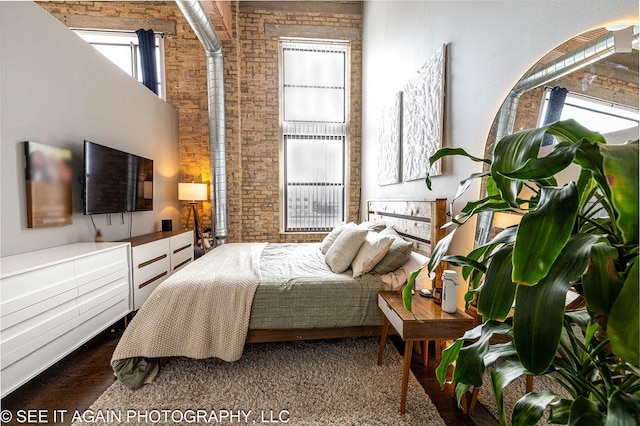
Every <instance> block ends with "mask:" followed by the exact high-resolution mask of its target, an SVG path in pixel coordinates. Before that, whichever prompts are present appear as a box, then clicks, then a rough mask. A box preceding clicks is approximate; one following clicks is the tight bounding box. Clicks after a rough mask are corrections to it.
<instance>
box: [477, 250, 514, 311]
mask: <svg viewBox="0 0 640 426" xmlns="http://www.w3.org/2000/svg"><path fill="white" fill-rule="evenodd" d="M512 253H513V248H512V247H511V246H507V247H504V248H502V249H501V250H500V251H498V252H497V253H496V254H495V255H494V256H493V258H492V259H491V263H490V264H489V268H488V269H487V275H486V277H485V283H484V286H483V287H482V291H481V292H480V295H479V296H478V313H479V314H480V315H482V316H483V317H485V318H488V319H493V320H498V321H504V319H505V318H507V316H508V315H509V313H510V311H511V307H512V306H513V299H514V297H515V294H516V285H515V284H514V283H513V281H511V270H512V266H511V255H512Z"/></svg>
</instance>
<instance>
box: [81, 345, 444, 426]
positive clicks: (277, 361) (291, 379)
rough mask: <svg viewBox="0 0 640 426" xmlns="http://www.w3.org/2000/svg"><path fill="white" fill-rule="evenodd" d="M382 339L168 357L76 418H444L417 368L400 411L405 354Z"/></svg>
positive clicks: (328, 421) (353, 421) (342, 421)
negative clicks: (150, 376) (232, 356)
mask: <svg viewBox="0 0 640 426" xmlns="http://www.w3.org/2000/svg"><path fill="white" fill-rule="evenodd" d="M378 348H379V339H377V338H360V339H338V340H324V341H315V342H286V343H268V344H251V345H248V346H247V347H246V349H245V352H244V354H243V356H242V358H241V359H240V360H239V361H236V362H233V363H226V362H224V361H220V360H217V359H207V360H192V359H186V358H175V359H170V360H169V362H168V363H167V364H166V365H165V366H164V367H163V368H162V370H161V372H160V374H159V375H158V377H157V379H156V380H155V381H154V382H153V383H152V384H149V385H145V386H143V387H142V388H140V389H138V390H130V389H128V388H127V387H125V386H124V385H122V384H121V383H120V382H119V381H118V382H115V383H114V384H113V385H112V386H111V387H110V388H109V389H107V390H106V391H105V392H104V393H103V394H102V395H101V396H100V397H99V398H98V399H97V400H96V401H95V403H94V404H93V405H92V406H91V407H90V408H89V410H87V411H86V412H83V413H81V414H82V418H80V417H76V419H75V420H76V421H75V422H74V424H77V425H80V424H83V425H84V424H154V425H155V424H204V423H236V424H257V423H271V424H290V425H444V424H445V423H444V421H443V420H442V418H441V417H440V415H439V414H438V410H437V409H436V407H435V406H434V405H433V403H432V402H431V400H430V399H429V397H428V396H427V395H426V394H425V392H424V390H423V388H422V387H421V386H420V384H419V383H418V382H417V380H416V379H415V377H413V374H411V377H410V379H409V387H408V392H407V409H406V413H405V414H404V415H401V414H400V413H399V407H400V387H401V381H402V358H401V357H400V355H399V354H398V352H397V350H396V349H395V347H394V346H393V345H391V344H387V347H386V350H385V353H384V362H383V365H382V366H378V365H376V360H377V354H378Z"/></svg>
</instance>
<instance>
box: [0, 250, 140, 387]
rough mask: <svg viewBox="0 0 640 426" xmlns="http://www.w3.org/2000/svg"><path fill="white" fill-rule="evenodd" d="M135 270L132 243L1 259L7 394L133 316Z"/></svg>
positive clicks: (1, 350) (0, 346)
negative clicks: (132, 272) (131, 259)
mask: <svg viewBox="0 0 640 426" xmlns="http://www.w3.org/2000/svg"><path fill="white" fill-rule="evenodd" d="M129 276H130V268H129V244H128V243H77V244H69V245H65V246H60V247H54V248H51V249H45V250H38V251H34V252H29V253H24V254H18V255H14V256H7V257H3V258H1V259H0V312H1V314H0V315H1V316H0V333H1V336H0V354H1V361H0V362H1V365H2V385H1V387H2V391H1V393H2V397H4V396H5V395H7V394H8V393H10V392H12V391H13V390H14V389H16V388H17V387H18V386H20V385H22V384H24V383H25V382H27V381H28V380H29V379H31V378H33V377H34V376H36V375H37V374H38V373H40V372H42V371H44V370H45V369H46V368H47V367H49V366H51V365H53V364H54V363H55V362H57V361H58V360H60V359H61V358H63V357H64V356H66V355H67V354H69V353H70V352H72V351H73V350H75V349H76V348H78V347H79V346H81V345H82V344H83V343H85V342H86V341H88V340H89V339H91V338H92V337H93V336H95V335H96V334H98V333H100V332H101V331H102V330H104V329H105V328H107V327H109V326H110V325H111V324H113V323H114V322H116V321H118V320H119V319H121V318H122V317H124V316H125V315H127V314H128V313H129V312H130V311H131V310H130V304H129V299H130V296H129V293H130V286H129Z"/></svg>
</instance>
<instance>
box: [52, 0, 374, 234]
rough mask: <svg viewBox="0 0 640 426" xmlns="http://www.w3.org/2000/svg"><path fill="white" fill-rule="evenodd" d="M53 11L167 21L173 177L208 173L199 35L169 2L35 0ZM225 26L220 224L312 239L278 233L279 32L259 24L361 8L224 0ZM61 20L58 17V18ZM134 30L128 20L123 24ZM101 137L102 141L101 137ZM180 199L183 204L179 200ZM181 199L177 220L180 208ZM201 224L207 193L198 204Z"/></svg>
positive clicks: (354, 146)
mask: <svg viewBox="0 0 640 426" xmlns="http://www.w3.org/2000/svg"><path fill="white" fill-rule="evenodd" d="M39 4H40V5H41V6H42V7H43V8H45V9H46V10H47V11H49V12H50V13H52V14H54V15H56V16H57V17H58V18H60V19H64V16H68V15H79V16H101V17H112V18H113V19H114V20H115V19H119V18H125V19H127V20H129V21H130V20H131V18H134V19H140V23H141V24H140V25H139V27H142V26H143V25H142V22H143V21H144V20H148V19H158V20H164V21H170V22H174V23H175V34H167V35H166V36H165V41H164V43H165V73H166V85H167V87H166V93H167V97H166V99H167V102H168V103H169V104H171V105H172V106H173V107H174V108H175V109H176V110H177V111H178V112H179V116H180V165H181V169H180V180H181V181H195V182H211V176H210V173H209V130H208V121H207V96H206V91H207V83H206V64H205V55H204V50H203V48H202V45H201V44H200V42H199V41H198V39H197V38H196V36H195V34H194V33H193V31H192V30H191V28H190V27H189V24H188V23H187V22H186V20H185V19H184V17H183V16H182V13H181V12H180V10H179V9H178V7H177V6H176V5H175V3H174V2H109V1H98V2H40V3H39ZM230 6H231V11H232V18H231V22H232V36H231V37H221V38H222V44H223V54H224V62H225V118H226V128H225V131H226V146H227V157H226V163H227V194H228V207H229V221H228V230H229V238H228V240H229V241H230V242H234V241H271V242H279V241H319V240H320V239H321V238H322V236H323V235H317V234H316V235H313V234H312V235H302V234H290V235H283V234H280V232H279V231H280V226H279V223H280V222H279V210H280V199H279V167H280V165H279V148H280V139H279V138H280V135H279V124H278V120H279V104H278V55H279V53H278V37H277V36H273V35H266V34H265V25H268V24H280V25H283V26H286V25H305V26H317V27H318V28H320V27H324V28H327V27H335V28H337V29H339V28H347V29H355V30H356V33H358V34H360V33H361V31H362V16H361V15H358V14H338V13H320V12H313V13H310V12H301V11H295V12H294V11H279V10H263V9H253V8H248V7H242V8H240V7H239V6H238V2H231V3H230ZM63 22H64V20H63ZM130 29H131V30H135V29H137V27H136V28H130ZM356 38H357V39H356V40H353V41H352V43H351V110H350V116H351V126H350V129H349V155H350V170H349V173H350V186H349V216H348V219H349V220H357V218H358V216H359V211H358V209H359V205H360V164H361V163H360V146H361V137H360V127H361V125H360V119H361V74H362V70H361V58H362V43H361V41H360V39H359V37H356ZM104 142H105V143H108V141H104ZM187 206H188V205H187ZM187 206H185V207H184V209H183V221H184V220H185V219H186V216H187V214H188V208H187ZM200 208H201V214H202V216H203V217H202V218H203V223H204V225H205V226H209V225H210V224H211V203H209V202H205V203H202V205H201V207H200Z"/></svg>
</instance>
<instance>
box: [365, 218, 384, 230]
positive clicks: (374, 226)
mask: <svg viewBox="0 0 640 426" xmlns="http://www.w3.org/2000/svg"><path fill="white" fill-rule="evenodd" d="M359 226H362V227H363V228H367V229H368V230H370V231H375V232H380V231H383V230H384V229H385V228H386V227H387V226H386V225H385V224H384V223H382V222H371V221H368V220H366V221H364V222H362V223H360V225H359Z"/></svg>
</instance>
